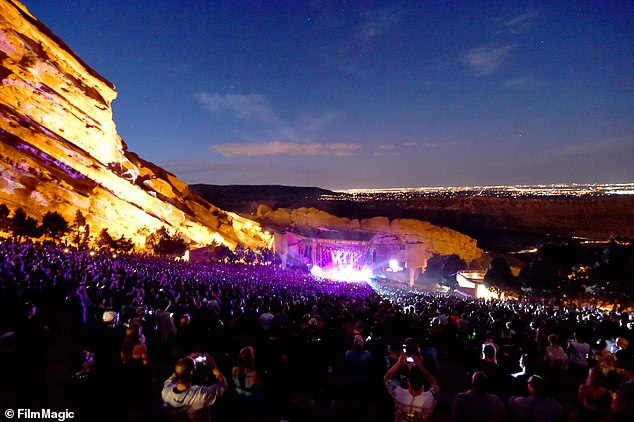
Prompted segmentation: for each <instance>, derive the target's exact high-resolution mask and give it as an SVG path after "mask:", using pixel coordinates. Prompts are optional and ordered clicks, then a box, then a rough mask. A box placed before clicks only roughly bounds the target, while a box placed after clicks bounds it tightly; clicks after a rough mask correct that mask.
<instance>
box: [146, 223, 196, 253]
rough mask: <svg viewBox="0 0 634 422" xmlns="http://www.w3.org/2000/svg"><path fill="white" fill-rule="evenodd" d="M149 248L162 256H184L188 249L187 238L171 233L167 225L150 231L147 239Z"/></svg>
mask: <svg viewBox="0 0 634 422" xmlns="http://www.w3.org/2000/svg"><path fill="white" fill-rule="evenodd" d="M145 245H146V247H147V248H148V250H151V251H152V252H153V253H154V254H156V255H160V256H168V255H171V256H182V255H184V254H185V251H186V250H187V243H185V239H183V237H182V236H181V235H180V234H179V233H175V234H174V235H170V234H169V232H168V230H167V228H166V227H165V226H163V227H161V228H160V229H157V230H156V231H155V232H153V233H150V234H149V235H148V236H147V237H146V239H145Z"/></svg>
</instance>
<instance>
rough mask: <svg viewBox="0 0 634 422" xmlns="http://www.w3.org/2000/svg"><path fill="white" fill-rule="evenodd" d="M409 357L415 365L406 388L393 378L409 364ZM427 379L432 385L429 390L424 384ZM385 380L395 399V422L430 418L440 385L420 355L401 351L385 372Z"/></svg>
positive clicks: (410, 371) (411, 369)
mask: <svg viewBox="0 0 634 422" xmlns="http://www.w3.org/2000/svg"><path fill="white" fill-rule="evenodd" d="M408 358H410V359H413V361H414V362H413V363H414V366H412V367H411V368H410V369H409V372H408V373H407V389H405V388H402V387H401V386H400V385H399V383H398V382H397V381H396V380H394V379H393V378H394V376H395V375H396V374H397V373H398V372H399V370H400V369H401V368H403V367H407V366H408V362H407V359H408ZM425 380H427V382H428V383H429V384H430V385H431V387H430V388H429V390H427V391H425V386H424V383H425ZM383 381H384V382H385V386H386V387H387V389H388V391H389V393H390V396H392V399H394V411H395V412H394V422H412V421H426V420H428V419H429V415H430V414H431V412H432V411H433V410H434V408H435V407H436V402H437V400H438V394H439V392H440V386H439V385H438V382H437V381H436V379H435V378H434V377H433V375H432V374H431V373H430V372H429V371H428V370H427V369H425V367H424V366H423V360H422V358H421V357H420V355H413V356H408V355H407V353H406V352H404V351H403V352H401V355H400V356H399V359H398V361H397V362H396V363H395V364H394V365H393V366H392V367H391V368H390V369H388V371H387V372H386V373H385V377H384V378H383Z"/></svg>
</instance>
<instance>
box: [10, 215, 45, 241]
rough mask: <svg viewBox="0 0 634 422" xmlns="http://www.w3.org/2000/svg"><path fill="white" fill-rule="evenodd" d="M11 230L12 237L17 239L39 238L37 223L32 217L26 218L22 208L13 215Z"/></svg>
mask: <svg viewBox="0 0 634 422" xmlns="http://www.w3.org/2000/svg"><path fill="white" fill-rule="evenodd" d="M11 229H12V231H13V235H14V236H16V237H17V238H18V239H21V238H23V237H39V235H40V234H39V230H38V229H37V221H36V220H35V219H34V218H32V217H28V216H27V215H26V213H25V212H24V210H23V209H22V208H18V209H17V210H15V212H14V213H13V217H12V218H11Z"/></svg>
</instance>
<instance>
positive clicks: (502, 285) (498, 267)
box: [484, 256, 517, 296]
mask: <svg viewBox="0 0 634 422" xmlns="http://www.w3.org/2000/svg"><path fill="white" fill-rule="evenodd" d="M484 282H485V283H486V284H487V285H488V286H489V288H490V289H491V290H493V291H494V292H495V293H497V295H498V296H500V294H502V293H503V292H508V291H510V290H515V289H516V287H517V286H516V283H515V276H513V273H512V272H511V267H509V264H508V262H506V259H504V257H501V256H499V257H496V258H493V259H492V260H491V263H490V264H489V267H488V268H487V270H486V272H485V273H484Z"/></svg>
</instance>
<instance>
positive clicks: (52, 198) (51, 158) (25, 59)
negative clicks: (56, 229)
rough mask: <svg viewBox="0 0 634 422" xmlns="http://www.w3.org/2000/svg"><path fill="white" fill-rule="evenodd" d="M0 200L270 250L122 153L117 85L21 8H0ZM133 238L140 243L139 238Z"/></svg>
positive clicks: (254, 230)
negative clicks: (114, 104) (114, 114)
mask: <svg viewBox="0 0 634 422" xmlns="http://www.w3.org/2000/svg"><path fill="white" fill-rule="evenodd" d="M0 79H1V80H2V86H1V87H0V116H1V118H0V170H1V172H2V176H1V177H0V202H4V203H6V204H7V205H8V206H9V208H12V209H15V208H17V207H22V208H23V209H24V210H25V211H26V212H27V213H28V214H30V215H32V216H34V217H41V215H43V214H44V213H46V212H47V211H51V210H55V211H58V212H60V213H61V214H62V215H63V216H64V217H65V218H66V219H67V220H68V221H72V219H73V216H74V215H75V212H76V210H78V209H79V210H80V211H81V212H82V213H83V214H84V215H86V216H87V220H88V223H89V224H90V227H91V231H92V232H93V233H96V232H98V231H99V230H101V229H102V228H105V227H107V228H108V229H109V230H110V232H111V233H112V234H113V235H125V236H126V237H132V238H134V236H135V234H136V233H137V231H138V230H139V229H141V228H144V227H146V228H148V229H150V230H155V229H157V228H159V227H161V226H167V227H169V228H172V229H173V230H177V231H179V232H180V233H182V234H183V235H184V236H185V237H186V238H188V239H190V240H192V241H193V242H195V243H199V244H208V243H211V241H212V240H216V241H218V240H221V241H223V242H225V243H226V244H228V245H230V246H235V245H236V244H237V243H238V242H241V243H243V244H245V245H247V246H250V247H260V246H266V245H268V243H269V241H270V239H269V236H268V235H264V234H263V233H262V231H261V229H260V228H259V226H258V225H257V224H256V223H254V222H250V221H249V220H246V219H244V218H242V217H239V216H237V215H235V214H231V213H227V212H224V211H222V210H220V209H219V208H217V207H215V206H213V205H211V204H209V203H208V202H206V201H205V200H203V199H202V198H201V197H200V196H198V195H197V194H195V193H194V192H192V191H191V190H190V189H189V187H188V186H187V185H186V184H185V183H183V182H181V181H180V180H178V179H177V178H176V177H175V176H174V175H172V174H170V173H169V172H167V171H165V170H163V169H161V168H160V167H158V166H156V165H154V164H152V163H149V162H147V161H145V160H143V159H141V158H140V157H139V156H137V155H136V154H134V153H131V152H129V151H128V149H127V146H126V144H125V143H124V142H123V140H122V139H121V138H120V137H119V135H118V134H117V131H116V127H115V123H114V122H113V120H112V110H111V103H112V101H113V100H114V99H115V98H116V95H117V93H116V91H115V89H114V85H113V84H112V83H110V82H108V81H107V80H105V79H104V78H103V77H102V76H100V75H99V74H98V73H97V72H95V71H94V70H93V69H91V68H90V67H89V66H88V65H86V63H84V62H83V61H82V60H81V58H79V57H78V56H77V55H76V54H75V53H74V52H73V51H72V50H71V49H70V48H69V47H68V46H67V45H66V44H65V43H64V42H63V41H61V40H60V39H59V38H58V37H57V36H55V35H54V34H53V33H52V32H51V31H50V30H49V29H48V28H46V26H44V25H43V24H42V23H41V22H40V21H38V20H37V18H35V17H34V16H33V15H31V14H30V13H29V11H28V10H27V9H26V8H25V7H24V6H23V5H22V4H20V3H19V2H17V1H14V0H3V1H2V2H0ZM137 240H138V239H137Z"/></svg>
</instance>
